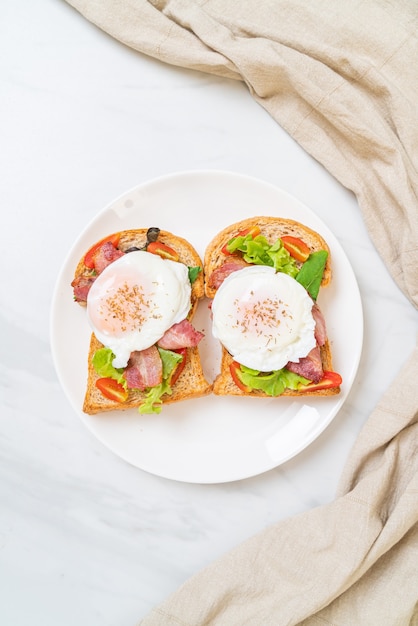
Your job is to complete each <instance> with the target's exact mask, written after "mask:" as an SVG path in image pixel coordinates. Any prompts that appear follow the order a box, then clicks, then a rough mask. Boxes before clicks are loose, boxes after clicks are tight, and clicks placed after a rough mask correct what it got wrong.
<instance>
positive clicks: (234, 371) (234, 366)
mask: <svg viewBox="0 0 418 626" xmlns="http://www.w3.org/2000/svg"><path fill="white" fill-rule="evenodd" d="M239 369H240V364H239V363H238V361H232V363H231V365H230V366H229V371H230V372H231V376H232V380H233V381H234V383H235V384H236V386H237V387H239V388H240V389H241V391H245V393H251V388H250V387H247V385H244V383H243V382H242V380H241V379H240V377H239Z"/></svg>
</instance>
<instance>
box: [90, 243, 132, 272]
mask: <svg viewBox="0 0 418 626" xmlns="http://www.w3.org/2000/svg"><path fill="white" fill-rule="evenodd" d="M124 254H125V253H124V252H122V250H119V249H118V248H115V246H114V245H113V243H112V242H111V241H106V242H105V243H104V244H103V245H102V246H100V248H99V249H98V250H97V252H96V254H95V255H94V269H95V270H96V272H97V273H98V274H101V272H103V270H104V269H105V268H106V267H107V266H108V265H110V264H111V263H113V261H116V259H119V258H120V257H121V256H123V255H124Z"/></svg>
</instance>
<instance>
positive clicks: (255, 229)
mask: <svg viewBox="0 0 418 626" xmlns="http://www.w3.org/2000/svg"><path fill="white" fill-rule="evenodd" d="M260 233H261V230H260V227H259V226H257V224H256V225H255V226H250V228H244V230H240V232H239V233H237V234H236V235H235V237H246V236H247V235H251V236H252V237H257V235H259V234H260ZM235 237H232V239H235ZM229 241H231V240H230V239H229V240H228V242H227V243H226V244H225V245H224V246H223V247H222V249H221V251H222V252H223V253H224V254H227V255H231V254H233V253H232V252H229V250H228V247H227V246H228V243H229Z"/></svg>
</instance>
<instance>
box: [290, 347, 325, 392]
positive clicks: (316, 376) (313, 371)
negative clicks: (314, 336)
mask: <svg viewBox="0 0 418 626" xmlns="http://www.w3.org/2000/svg"><path fill="white" fill-rule="evenodd" d="M286 368H287V369H288V370H290V371H291V372H293V373H294V374H299V376H303V377H304V378H308V379H309V380H311V381H312V382H314V383H319V381H320V380H321V378H322V376H323V374H324V371H323V368H322V360H321V350H320V347H319V346H318V345H317V346H315V348H312V350H311V351H310V352H309V353H308V354H307V355H306V356H305V357H303V358H301V359H299V363H294V362H293V361H289V363H288V364H287V365H286Z"/></svg>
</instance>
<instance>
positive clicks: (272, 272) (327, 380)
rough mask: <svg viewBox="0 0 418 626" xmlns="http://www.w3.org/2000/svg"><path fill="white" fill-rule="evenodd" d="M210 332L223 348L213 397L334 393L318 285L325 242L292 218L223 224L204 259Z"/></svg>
mask: <svg viewBox="0 0 418 626" xmlns="http://www.w3.org/2000/svg"><path fill="white" fill-rule="evenodd" d="M203 267H204V276H205V294H206V296H207V297H208V298H210V299H211V300H212V302H211V313H212V333H213V335H214V337H215V338H217V339H218V340H219V342H220V344H221V346H222V356H221V363H220V371H219V373H218V375H217V377H216V378H215V381H214V384H213V393H215V394H217V395H234V396H251V397H278V396H297V397H301V396H330V395H335V394H338V393H339V392H340V385H341V383H342V379H341V376H340V375H339V374H338V373H337V372H335V371H334V369H333V364H332V352H331V344H330V340H329V338H328V335H327V329H326V324H325V319H324V316H323V314H322V311H321V309H320V307H319V305H318V303H317V297H318V294H319V290H320V289H322V288H325V287H327V286H328V285H329V284H330V282H331V276H332V275H331V255H330V250H329V247H328V245H327V243H326V241H325V239H324V238H323V237H322V236H321V235H319V233H317V232H315V231H314V230H312V229H311V228H308V227H307V226H305V225H303V224H301V223H299V222H297V221H295V220H291V219H285V218H281V217H271V216H256V217H253V218H248V219H243V220H241V221H240V222H236V223H234V224H231V225H230V226H227V227H226V228H224V229H223V230H222V231H221V232H219V233H218V234H217V235H216V236H215V237H214V238H213V239H212V241H211V242H210V243H209V244H208V246H207V248H206V251H205V256H204V266H203Z"/></svg>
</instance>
